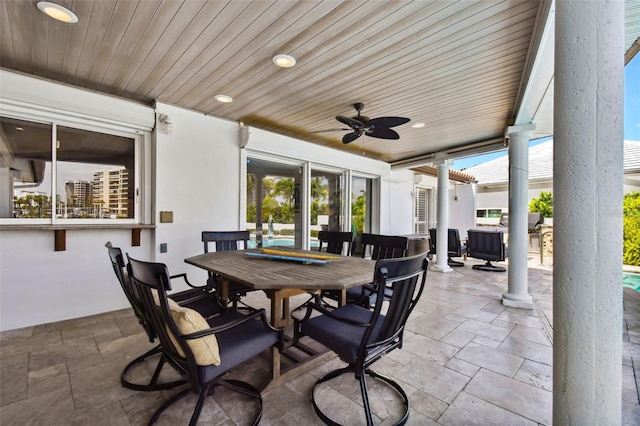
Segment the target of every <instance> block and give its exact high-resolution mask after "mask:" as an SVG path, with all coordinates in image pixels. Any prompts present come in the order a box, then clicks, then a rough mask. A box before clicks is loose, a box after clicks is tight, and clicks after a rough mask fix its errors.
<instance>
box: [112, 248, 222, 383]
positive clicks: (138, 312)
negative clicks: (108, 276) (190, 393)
mask: <svg viewBox="0 0 640 426" xmlns="http://www.w3.org/2000/svg"><path fill="white" fill-rule="evenodd" d="M105 247H107V251H108V253H109V258H110V259H111V266H112V267H113V271H114V272H115V274H116V277H117V278H118V282H119V283H120V286H121V287H122V291H123V292H124V294H125V296H126V298H127V300H128V301H129V303H130V304H131V308H133V313H134V314H135V316H136V317H137V318H138V322H139V323H140V325H141V326H142V328H143V329H144V331H145V333H146V334H147V337H148V338H149V342H151V343H153V342H154V341H156V339H157V337H158V334H157V332H156V330H155V329H154V328H153V325H152V323H151V321H149V319H148V318H146V316H145V311H144V309H143V306H142V301H141V299H140V296H139V294H138V292H137V290H136V289H135V287H134V286H133V285H132V284H131V280H129V275H128V274H127V271H126V265H125V262H124V256H123V255H122V250H120V248H119V247H113V245H112V244H111V242H110V241H108V242H107V243H106V244H105ZM174 278H183V279H184V280H185V281H186V283H187V285H189V286H190V287H192V288H191V289H189V290H184V291H182V292H179V293H174V294H171V295H170V297H171V299H172V300H173V301H175V302H176V303H178V304H180V305H183V306H187V307H189V308H191V309H195V310H197V311H198V312H200V313H201V314H202V315H204V316H207V317H208V316H211V315H215V314H217V313H219V312H220V309H219V308H218V306H217V305H216V303H215V302H214V299H213V298H212V297H211V296H210V295H209V293H208V292H207V291H206V287H204V286H203V287H195V286H193V285H191V283H190V282H189V281H188V280H187V276H186V274H178V275H174V276H172V277H170V279H174ZM154 356H159V360H158V365H157V366H156V368H155V370H154V373H153V376H152V377H151V379H150V381H149V383H147V384H140V383H134V382H131V381H129V379H127V375H128V373H129V372H130V371H131V369H133V368H134V367H135V366H137V365H139V364H141V363H143V362H144V361H146V360H147V359H149V358H151V357H154ZM166 363H167V358H166V357H165V356H164V355H163V354H162V348H161V347H160V345H159V344H158V345H156V346H154V347H153V348H152V349H150V350H149V351H147V352H146V353H144V354H142V355H141V356H139V357H137V358H136V359H134V360H133V361H131V362H130V363H128V364H127V365H126V366H125V367H124V369H123V370H122V373H121V374H120V382H121V383H122V386H124V387H126V388H129V389H133V390H139V391H157V390H164V389H171V388H174V387H176V386H179V385H183V384H185V383H186V380H184V379H181V380H174V381H170V382H164V383H159V382H158V380H159V378H160V374H161V372H162V369H163V368H164V366H165V365H166Z"/></svg>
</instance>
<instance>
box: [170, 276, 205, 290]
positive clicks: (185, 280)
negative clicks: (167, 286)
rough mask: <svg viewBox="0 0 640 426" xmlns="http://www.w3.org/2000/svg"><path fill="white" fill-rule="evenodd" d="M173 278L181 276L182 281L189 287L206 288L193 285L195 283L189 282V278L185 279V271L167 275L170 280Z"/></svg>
mask: <svg viewBox="0 0 640 426" xmlns="http://www.w3.org/2000/svg"><path fill="white" fill-rule="evenodd" d="M174 278H182V279H184V282H185V283H187V285H188V286H189V287H191V288H206V286H195V285H193V284H191V283H190V282H189V280H188V279H187V274H186V273H184V272H183V273H182V274H177V275H171V276H170V277H169V279H171V280H172V279H174Z"/></svg>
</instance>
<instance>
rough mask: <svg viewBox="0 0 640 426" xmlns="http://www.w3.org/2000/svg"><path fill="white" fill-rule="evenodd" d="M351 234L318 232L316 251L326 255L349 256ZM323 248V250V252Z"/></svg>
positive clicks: (351, 242)
mask: <svg viewBox="0 0 640 426" xmlns="http://www.w3.org/2000/svg"><path fill="white" fill-rule="evenodd" d="M352 244H353V232H341V231H319V232H318V250H319V251H326V252H327V253H333V254H341V255H343V256H351V246H352ZM323 248H324V250H323Z"/></svg>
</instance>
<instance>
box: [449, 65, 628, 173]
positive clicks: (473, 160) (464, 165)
mask: <svg viewBox="0 0 640 426" xmlns="http://www.w3.org/2000/svg"><path fill="white" fill-rule="evenodd" d="M624 138H625V139H626V140H632V141H640V55H636V56H635V58H633V60H632V61H631V62H629V63H628V64H627V66H625V67H624ZM549 139H550V138H544V139H536V140H533V141H531V142H529V146H530V147H531V146H535V145H537V144H539V143H542V142H544V141H547V140H549ZM504 155H507V151H500V152H494V153H492V154H484V155H477V156H475V157H468V158H462V159H459V160H455V162H454V163H453V166H451V168H452V169H455V170H462V169H468V168H469V167H473V166H475V165H477V164H481V163H485V162H487V161H489V160H493V159H494V158H498V157H502V156H504Z"/></svg>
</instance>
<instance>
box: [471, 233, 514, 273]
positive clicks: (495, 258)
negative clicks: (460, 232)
mask: <svg viewBox="0 0 640 426" xmlns="http://www.w3.org/2000/svg"><path fill="white" fill-rule="evenodd" d="M467 256H469V257H475V258H476V259H483V260H486V261H487V262H486V263H485V264H484V265H473V266H472V268H473V269H480V270H483V271H492V272H504V271H506V270H507V269H506V268H505V267H503V266H496V265H493V264H492V263H491V262H499V261H503V260H505V259H506V257H507V247H506V245H505V243H504V234H503V232H502V231H480V230H477V229H469V230H468V231H467Z"/></svg>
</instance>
